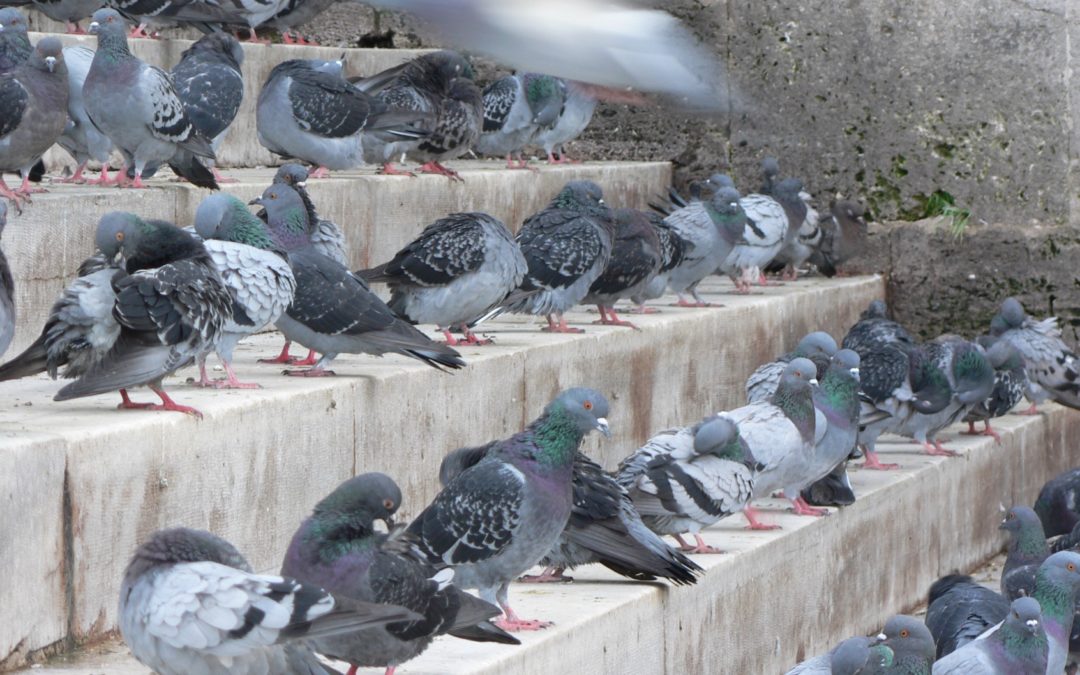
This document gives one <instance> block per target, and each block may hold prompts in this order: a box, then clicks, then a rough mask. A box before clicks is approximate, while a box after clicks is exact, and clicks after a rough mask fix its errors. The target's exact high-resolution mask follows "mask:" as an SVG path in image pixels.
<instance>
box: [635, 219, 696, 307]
mask: <svg viewBox="0 0 1080 675" xmlns="http://www.w3.org/2000/svg"><path fill="white" fill-rule="evenodd" d="M645 215H646V216H647V217H648V219H649V224H650V225H652V228H653V231H654V232H656V238H657V240H658V241H659V243H660V267H659V268H658V269H657V270H656V274H654V275H653V276H652V278H651V279H649V281H648V282H647V283H646V284H645V285H644V286H643V287H641V288H640V289H639V290H638V292H637V293H636V294H634V295H632V296H630V299H631V300H633V301H634V302H635V303H636V304H637V308H636V309H635V310H634V311H635V312H637V313H638V314H653V313H656V312H659V311H660V310H659V309H656V308H655V307H646V306H645V301H646V300H655V299H656V298H659V297H660V296H662V295H663V294H664V291H666V290H667V287H668V281H669V277H670V275H671V270H673V269H675V268H676V267H678V265H679V264H680V263H681V262H682V259H683V250H684V249H685V248H686V247H688V246H689V243H688V242H687V241H686V240H684V239H683V238H682V237H680V236H679V235H678V233H676V232H675V230H674V229H673V228H672V227H671V226H670V225H668V224H667V222H666V221H665V220H664V219H663V217H661V216H660V214H658V213H656V212H654V211H648V212H645Z"/></svg>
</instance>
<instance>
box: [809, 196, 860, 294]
mask: <svg viewBox="0 0 1080 675" xmlns="http://www.w3.org/2000/svg"><path fill="white" fill-rule="evenodd" d="M830 210H831V211H832V215H831V216H830V217H828V218H823V219H821V220H820V221H819V222H818V227H817V230H818V235H817V237H814V236H812V235H811V236H809V237H807V239H806V241H805V242H804V243H806V245H807V246H809V247H810V249H811V254H810V262H811V263H812V264H813V265H814V266H815V267H817V269H818V271H819V272H821V273H822V274H824V275H825V276H827V277H834V276H836V273H837V268H838V267H839V266H840V265H841V264H843V263H845V262H847V261H848V260H851V259H852V258H855V257H857V256H859V255H862V252H863V250H864V249H865V248H866V237H867V227H866V221H865V220H864V219H863V217H864V216H865V215H866V208H865V207H864V206H863V205H862V204H860V203H859V202H855V201H850V200H846V199H845V200H841V201H838V202H836V203H835V204H833V206H832V209H830ZM799 238H800V240H803V235H802V234H801V233H800V235H799Z"/></svg>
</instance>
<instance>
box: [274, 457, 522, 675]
mask: <svg viewBox="0 0 1080 675" xmlns="http://www.w3.org/2000/svg"><path fill="white" fill-rule="evenodd" d="M400 506H401V490H400V489H399V488H398V486H397V484H396V483H394V481H393V479H391V478H390V477H389V476H387V475H385V474H381V473H365V474H361V475H359V476H355V477H353V478H350V479H348V480H347V481H345V482H344V483H342V484H341V485H339V486H338V487H337V488H336V489H335V490H334V491H333V492H331V493H330V494H329V495H328V496H327V497H326V498H325V499H323V500H322V501H320V502H319V503H318V504H316V505H315V509H314V511H313V512H312V514H311V516H309V517H308V518H307V519H305V520H304V522H303V523H302V524H301V525H300V528H299V529H298V530H297V531H296V534H294V535H293V538H292V541H291V542H290V544H289V548H288V550H287V551H286V552H285V559H284V562H283V564H282V568H281V573H282V574H284V575H287V576H290V577H293V578H295V579H297V580H299V581H301V582H303V583H308V584H318V585H319V586H321V587H323V588H325V589H326V590H327V591H329V592H330V593H333V594H335V595H337V596H338V597H348V598H352V599H356V600H360V601H362V602H365V603H378V604H379V605H384V606H392V605H400V606H402V607H405V608H407V609H409V610H411V611H413V612H415V613H416V614H417V615H419V618H418V620H416V621H411V622H399V623H391V624H387V625H383V626H376V627H372V628H369V629H367V630H363V631H358V632H355V633H349V634H344V635H337V636H330V637H324V638H319V639H317V640H314V641H313V646H314V647H315V648H316V649H317V650H318V651H319V652H320V653H322V654H325V655H327V656H329V657H331V658H334V659H338V660H342V661H347V662H349V663H350V664H351V665H352V670H351V671H350V672H355V669H356V667H357V666H361V667H370V666H377V667H383V668H386V669H387V671H386V672H387V673H390V674H392V673H393V672H394V669H395V668H396V667H397V666H398V665H400V664H402V663H404V662H406V661H408V660H409V659H412V658H413V657H415V656H418V655H419V654H421V653H422V652H423V651H424V650H425V649H427V647H428V646H429V645H430V644H431V642H432V640H433V639H434V638H435V637H436V636H438V635H446V634H449V635H454V636H456V637H461V638H465V639H467V640H475V641H482V642H500V643H502V644H519V642H518V640H517V639H516V638H514V637H513V636H511V635H508V634H507V633H505V632H503V631H502V630H500V629H498V628H496V627H495V626H494V625H493V624H491V623H489V622H488V619H490V618H492V617H496V616H498V615H499V614H500V613H501V612H500V610H499V608H498V607H496V606H495V605H492V604H488V603H487V602H484V601H483V600H479V599H477V598H475V597H473V596H471V595H469V594H468V593H465V592H464V591H461V590H458V588H457V587H456V586H455V585H453V583H452V582H453V578H454V572H453V570H450V569H444V570H441V571H436V570H435V568H434V567H432V566H431V565H430V564H428V563H427V562H426V561H423V560H421V559H420V558H419V557H418V556H417V555H416V554H415V552H414V551H413V549H412V547H411V542H410V540H409V536H408V535H407V534H405V533H404V532H402V531H401V530H396V531H395V530H394V528H393V520H392V518H393V515H394V513H396V512H397V510H398V508H399V507H400ZM376 520H381V521H383V522H384V523H386V525H387V528H388V529H389V530H390V532H389V533H382V532H379V531H378V530H376V529H375V521H376Z"/></svg>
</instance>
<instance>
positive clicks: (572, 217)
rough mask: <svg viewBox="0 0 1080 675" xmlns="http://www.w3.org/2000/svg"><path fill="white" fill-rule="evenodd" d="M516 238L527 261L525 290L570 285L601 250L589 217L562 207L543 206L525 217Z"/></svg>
mask: <svg viewBox="0 0 1080 675" xmlns="http://www.w3.org/2000/svg"><path fill="white" fill-rule="evenodd" d="M517 240H518V243H519V244H520V245H521V253H522V255H524V256H525V261H526V263H528V265H529V272H528V274H527V275H526V276H525V281H524V282H523V287H524V288H525V289H526V290H528V289H531V288H565V287H567V286H570V285H571V284H573V283H574V282H575V281H576V280H577V279H578V278H580V277H581V275H583V274H585V273H586V272H587V271H588V270H589V269H591V268H592V267H593V266H594V265H596V263H597V261H598V260H599V259H600V257H601V255H602V252H603V250H604V245H603V240H602V239H601V236H600V228H599V226H598V225H597V224H596V223H594V222H593V221H592V219H590V218H589V217H587V216H582V215H580V214H576V213H569V212H567V211H563V210H561V209H546V210H544V211H541V212H540V213H538V214H537V215H535V216H533V217H531V218H529V219H528V220H526V221H525V223H524V224H523V225H522V227H521V232H519V233H518V237H517Z"/></svg>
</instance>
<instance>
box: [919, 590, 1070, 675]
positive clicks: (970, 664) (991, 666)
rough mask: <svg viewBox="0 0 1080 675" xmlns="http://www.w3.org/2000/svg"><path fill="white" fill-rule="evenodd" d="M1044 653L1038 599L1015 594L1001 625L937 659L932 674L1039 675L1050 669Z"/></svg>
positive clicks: (1047, 652)
mask: <svg viewBox="0 0 1080 675" xmlns="http://www.w3.org/2000/svg"><path fill="white" fill-rule="evenodd" d="M1048 656H1049V644H1048V641H1047V636H1046V631H1045V629H1044V627H1043V620H1042V612H1041V611H1040V608H1039V603H1038V602H1037V601H1036V600H1035V599H1034V598H1027V597H1024V598H1017V599H1016V600H1014V601H1013V603H1012V606H1011V607H1010V608H1009V614H1008V616H1006V617H1005V622H1004V623H1003V624H1002V625H1001V628H999V629H998V630H996V631H994V633H993V634H991V635H990V636H988V637H987V638H986V639H985V640H975V641H973V642H969V643H968V644H966V645H965V646H964V647H962V648H960V649H957V650H956V651H955V652H953V653H951V654H949V655H948V656H946V657H945V658H943V659H941V660H939V661H937V662H936V663H935V664H934V670H933V675H972V674H974V673H979V674H980V675H1043V673H1049V672H1051V671H1050V670H1048V669H1047V661H1048ZM1053 672H1059V671H1053Z"/></svg>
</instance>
